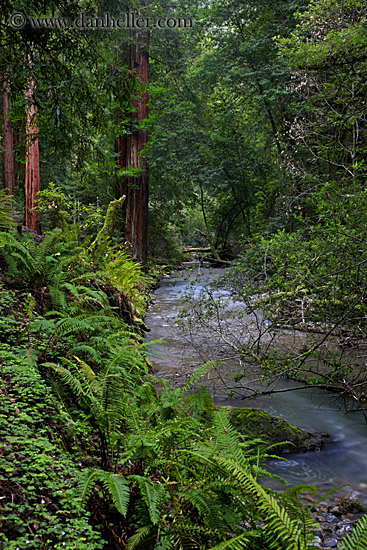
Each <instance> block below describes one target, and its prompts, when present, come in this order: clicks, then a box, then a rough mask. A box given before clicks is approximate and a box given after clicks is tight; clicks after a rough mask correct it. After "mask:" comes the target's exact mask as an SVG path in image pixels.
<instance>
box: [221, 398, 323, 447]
mask: <svg viewBox="0 0 367 550" xmlns="http://www.w3.org/2000/svg"><path fill="white" fill-rule="evenodd" d="M227 409H228V411H229V419H230V421H231V423H232V425H233V426H234V427H235V428H236V429H237V430H238V431H239V432H240V433H241V434H243V435H247V436H249V437H250V438H251V439H261V440H262V441H263V442H264V443H265V444H266V445H272V444H274V443H283V442H284V444H282V445H280V446H278V447H277V448H276V452H277V453H305V452H308V451H318V450H320V449H321V448H322V447H323V446H324V444H325V443H330V442H331V437H330V435H328V434H326V433H323V432H317V431H313V430H302V429H301V428H297V427H296V426H293V425H292V424H290V423H289V422H287V421H286V420H284V418H279V417H278V416H273V415H271V414H269V413H268V412H266V411H263V410H261V409H252V408H240V407H227Z"/></svg>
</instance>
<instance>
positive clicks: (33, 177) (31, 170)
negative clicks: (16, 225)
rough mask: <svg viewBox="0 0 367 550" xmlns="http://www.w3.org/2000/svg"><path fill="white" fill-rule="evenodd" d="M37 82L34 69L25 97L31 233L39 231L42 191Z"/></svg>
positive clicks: (27, 203) (29, 223) (26, 185)
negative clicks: (36, 96)
mask: <svg viewBox="0 0 367 550" xmlns="http://www.w3.org/2000/svg"><path fill="white" fill-rule="evenodd" d="M35 92H36V82H35V75H34V71H33V67H31V75H30V78H29V81H28V84H27V88H26V92H25V97H26V100H27V103H28V105H27V122H26V166H25V199H26V215H25V224H26V227H27V228H28V229H30V230H31V231H35V232H38V231H39V222H38V213H37V210H36V201H37V193H38V192H39V191H40V190H41V178H40V167H39V146H38V125H37V106H36V103H35Z"/></svg>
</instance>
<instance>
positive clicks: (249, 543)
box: [209, 531, 260, 550]
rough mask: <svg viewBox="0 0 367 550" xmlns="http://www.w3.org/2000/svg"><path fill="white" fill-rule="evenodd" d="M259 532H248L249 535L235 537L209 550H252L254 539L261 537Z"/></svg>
mask: <svg viewBox="0 0 367 550" xmlns="http://www.w3.org/2000/svg"><path fill="white" fill-rule="evenodd" d="M259 536H260V535H259V532H258V531H247V533H245V534H242V535H239V536H238V537H234V538H232V539H229V540H226V541H224V542H220V543H219V544H217V545H216V546H213V547H212V548H210V549H209V550H246V549H247V548H248V549H249V550H251V549H252V548H253V543H254V540H253V539H254V538H257V537H259Z"/></svg>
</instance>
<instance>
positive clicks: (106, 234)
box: [90, 195, 126, 250]
mask: <svg viewBox="0 0 367 550" xmlns="http://www.w3.org/2000/svg"><path fill="white" fill-rule="evenodd" d="M125 198H126V197H125V195H123V196H122V197H120V198H119V199H117V200H115V201H111V202H110V204H109V205H108V208H107V212H106V217H105V220H104V224H103V227H102V229H101V230H100V232H99V233H98V235H97V237H96V238H95V240H94V241H93V243H92V244H91V246H90V250H94V249H95V248H96V247H97V246H98V244H99V243H101V242H103V241H104V240H105V239H107V238H110V237H111V236H112V233H113V230H114V228H115V226H116V225H118V223H119V220H120V214H121V210H122V208H123V205H124V202H125Z"/></svg>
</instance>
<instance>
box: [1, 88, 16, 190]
mask: <svg viewBox="0 0 367 550" xmlns="http://www.w3.org/2000/svg"><path fill="white" fill-rule="evenodd" d="M3 86H4V92H3V117H4V187H5V191H6V192H7V194H8V195H12V194H13V193H14V186H15V175H14V172H15V170H14V166H15V165H14V144H13V128H12V124H11V120H10V99H9V94H10V82H9V79H8V78H7V79H6V80H5V81H4V84H3Z"/></svg>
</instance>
